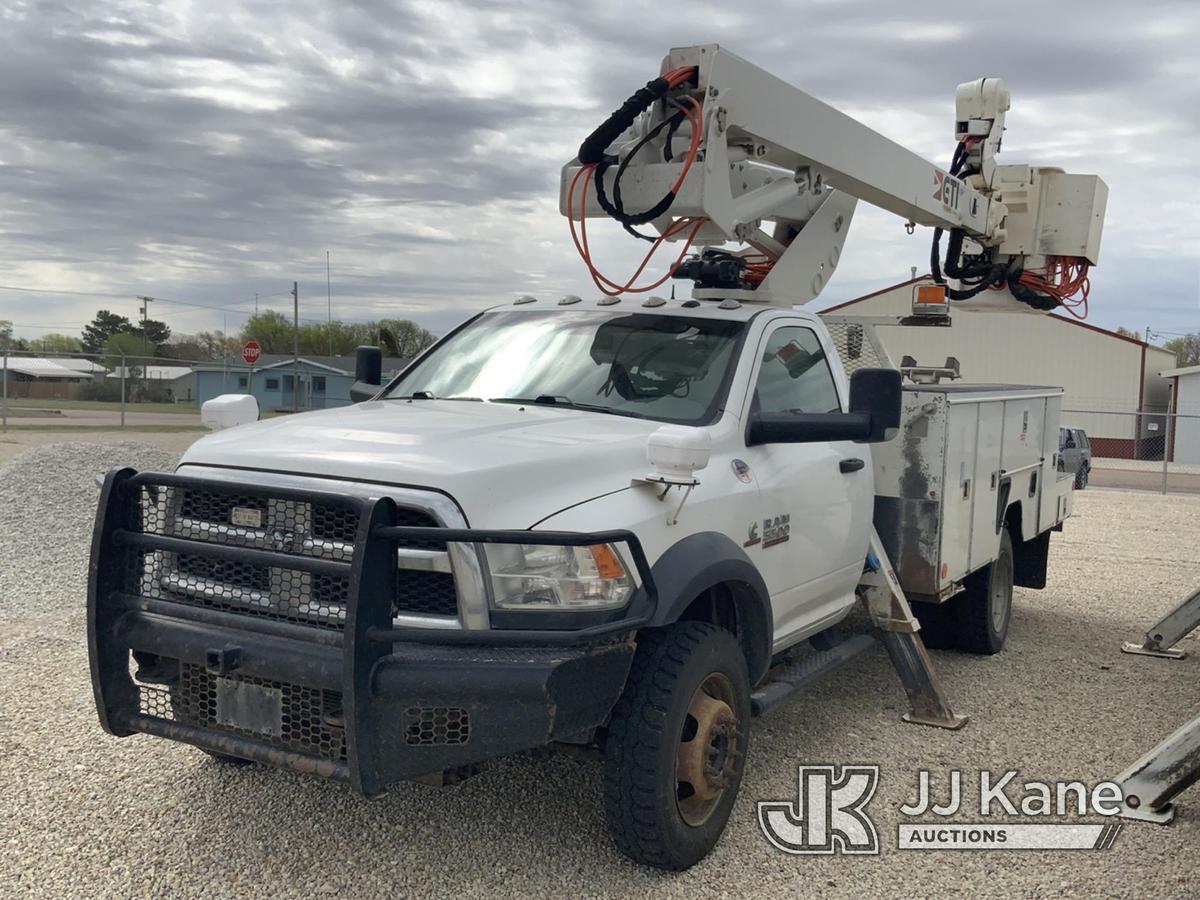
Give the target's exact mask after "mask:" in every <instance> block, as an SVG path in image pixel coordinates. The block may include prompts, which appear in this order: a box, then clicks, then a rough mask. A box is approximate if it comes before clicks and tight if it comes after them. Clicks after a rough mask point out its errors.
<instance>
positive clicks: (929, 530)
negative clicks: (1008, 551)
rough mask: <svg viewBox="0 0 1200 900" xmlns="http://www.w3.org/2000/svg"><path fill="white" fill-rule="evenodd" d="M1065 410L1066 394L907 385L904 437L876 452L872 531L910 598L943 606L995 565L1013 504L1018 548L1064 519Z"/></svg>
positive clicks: (1067, 490)
mask: <svg viewBox="0 0 1200 900" xmlns="http://www.w3.org/2000/svg"><path fill="white" fill-rule="evenodd" d="M1061 407H1062V388H1054V387H1027V386H1017V385H986V384H909V385H905V387H904V398H903V403H902V411H901V426H900V427H901V430H900V434H899V435H898V436H897V437H896V438H895V439H894V440H891V441H888V442H886V443H883V444H876V445H875V446H874V447H873V448H872V449H873V457H874V461H875V527H876V530H877V531H878V532H879V536H880V539H881V540H882V542H883V545H884V547H885V549H886V550H887V553H888V557H889V558H890V560H891V563H892V566H893V567H894V568H895V570H896V572H897V574H898V575H899V577H900V583H901V585H902V587H903V588H904V590H905V592H906V593H907V594H909V595H911V596H912V597H913V599H917V600H933V601H941V600H944V599H946V598H947V597H949V596H951V595H952V594H954V593H956V592H957V591H958V590H959V589H960V587H961V582H962V579H963V578H964V577H965V576H966V575H968V574H969V573H971V572H974V571H975V570H977V569H980V568H982V567H983V566H985V565H987V564H988V563H990V562H991V561H992V560H993V559H995V557H996V554H997V552H998V550H999V546H1000V529H1001V527H1002V525H1003V522H1004V517H1005V513H1006V511H1007V510H1009V509H1010V507H1011V506H1012V505H1013V504H1017V503H1019V504H1021V511H1020V516H1019V517H1017V518H1016V522H1017V523H1020V524H1016V525H1014V526H1012V527H1013V528H1014V530H1015V531H1016V532H1017V533H1014V534H1013V536H1012V537H1013V543H1014V544H1017V543H1019V542H1020V541H1021V540H1026V541H1028V540H1032V539H1034V538H1036V537H1038V536H1039V535H1041V534H1043V533H1044V532H1046V531H1048V530H1049V529H1051V528H1053V527H1055V526H1057V525H1059V524H1060V523H1061V522H1062V521H1063V520H1064V519H1065V518H1066V517H1067V516H1068V515H1070V511H1071V496H1072V495H1071V481H1070V479H1069V478H1067V479H1064V480H1062V481H1060V480H1059V478H1058V471H1057V463H1058V460H1057V453H1058V427H1059V426H1058V422H1059V413H1060V410H1061Z"/></svg>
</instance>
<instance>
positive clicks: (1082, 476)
mask: <svg viewBox="0 0 1200 900" xmlns="http://www.w3.org/2000/svg"><path fill="white" fill-rule="evenodd" d="M1087 484H1088V468H1087V466H1080V467H1079V471H1078V472H1076V473H1075V490H1077V491H1082V490H1083V489H1084V488H1086V487H1087Z"/></svg>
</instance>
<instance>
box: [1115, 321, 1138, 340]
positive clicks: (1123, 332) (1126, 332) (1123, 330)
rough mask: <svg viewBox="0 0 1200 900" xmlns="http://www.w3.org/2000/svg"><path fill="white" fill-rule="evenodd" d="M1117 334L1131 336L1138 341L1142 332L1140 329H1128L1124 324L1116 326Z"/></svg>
mask: <svg viewBox="0 0 1200 900" xmlns="http://www.w3.org/2000/svg"><path fill="white" fill-rule="evenodd" d="M1117 334H1119V335H1121V336H1122V337H1127V338H1133V339H1134V340H1135V341H1140V340H1141V339H1142V333H1141V332H1140V331H1130V330H1129V329H1128V328H1126V327H1125V326H1124V325H1118V326H1117Z"/></svg>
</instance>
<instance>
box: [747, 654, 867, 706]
mask: <svg viewBox="0 0 1200 900" xmlns="http://www.w3.org/2000/svg"><path fill="white" fill-rule="evenodd" d="M875 643H876V642H875V638H873V637H872V636H871V635H869V634H856V635H852V636H851V637H848V638H846V640H844V641H842V642H841V643H840V644H837V645H835V646H833V647H832V648H830V649H829V650H818V651H814V652H812V653H808V654H806V655H804V656H802V657H801V658H800V659H798V660H796V661H795V662H794V663H791V664H790V665H786V666H782V667H780V668H779V669H778V670H777V671H775V672H773V673H772V677H771V680H770V681H768V682H767V683H766V684H764V685H763V686H762V687H760V688H758V689H757V690H756V691H754V693H752V694H751V695H750V711H751V713H752V714H753V715H755V716H761V715H762V714H763V713H765V712H766V711H767V710H769V709H772V708H773V707H775V706H778V705H779V704H780V703H782V702H783V701H784V700H786V699H787V698H788V697H790V696H792V694H794V693H796V692H797V691H800V690H803V689H804V688H806V687H808V686H809V685H811V684H813V683H814V682H816V681H819V680H820V679H822V678H824V677H825V676H826V675H828V674H829V673H831V672H833V671H835V670H836V669H839V668H841V667H842V666H843V665H845V664H846V663H848V662H849V661H850V660H852V659H854V657H856V656H858V655H859V654H860V653H862V652H863V651H865V650H870V649H871V648H872V647H874V646H875Z"/></svg>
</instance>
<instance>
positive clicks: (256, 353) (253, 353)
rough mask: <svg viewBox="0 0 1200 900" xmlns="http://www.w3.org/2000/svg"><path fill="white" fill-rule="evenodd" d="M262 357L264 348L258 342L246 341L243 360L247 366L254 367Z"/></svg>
mask: <svg viewBox="0 0 1200 900" xmlns="http://www.w3.org/2000/svg"><path fill="white" fill-rule="evenodd" d="M260 356H262V347H261V346H260V345H259V343H258V341H246V345H245V346H244V347H242V359H244V360H245V361H246V365H248V366H252V365H254V364H255V363H256V362H258V358H259V357H260Z"/></svg>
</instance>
